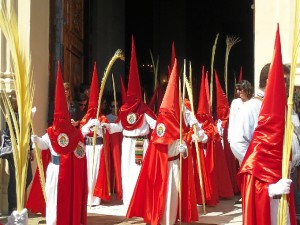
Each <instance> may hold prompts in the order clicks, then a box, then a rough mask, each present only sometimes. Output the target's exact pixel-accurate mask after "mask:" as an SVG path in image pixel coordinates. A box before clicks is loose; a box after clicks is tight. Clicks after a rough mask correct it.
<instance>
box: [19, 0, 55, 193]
mask: <svg viewBox="0 0 300 225" xmlns="http://www.w3.org/2000/svg"><path fill="white" fill-rule="evenodd" d="M23 2H24V3H25V4H26V3H27V2H28V0H23ZM49 5H50V3H49V0H42V1H41V0H31V6H30V7H31V8H30V9H29V10H30V46H31V47H30V50H31V56H32V67H33V79H34V82H35V92H34V100H33V104H34V106H36V107H37V112H36V114H35V116H34V118H33V124H34V129H35V130H34V132H35V133H36V134H37V135H39V136H41V135H43V134H44V133H45V130H46V128H47V115H48V84H49V67H48V65H49V13H50V9H49ZM32 166H33V175H34V174H35V170H36V161H34V163H33V164H32ZM30 188H31V186H29V188H28V191H27V193H29V192H30Z"/></svg>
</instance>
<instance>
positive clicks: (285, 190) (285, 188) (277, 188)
mask: <svg viewBox="0 0 300 225" xmlns="http://www.w3.org/2000/svg"><path fill="white" fill-rule="evenodd" d="M291 183H292V180H291V179H287V178H282V179H280V180H279V181H278V182H277V183H275V184H270V185H269V189H268V193H269V197H270V198H272V197H274V196H275V195H282V194H289V193H290V186H291Z"/></svg>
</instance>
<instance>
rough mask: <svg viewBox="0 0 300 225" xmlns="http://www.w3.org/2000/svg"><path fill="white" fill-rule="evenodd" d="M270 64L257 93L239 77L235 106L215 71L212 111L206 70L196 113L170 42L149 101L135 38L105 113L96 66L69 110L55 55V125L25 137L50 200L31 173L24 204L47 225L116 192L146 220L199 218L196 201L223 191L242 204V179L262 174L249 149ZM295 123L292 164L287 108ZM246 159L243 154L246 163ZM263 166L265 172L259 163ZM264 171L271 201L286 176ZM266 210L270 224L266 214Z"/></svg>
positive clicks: (68, 219) (82, 219) (295, 161)
mask: <svg viewBox="0 0 300 225" xmlns="http://www.w3.org/2000/svg"><path fill="white" fill-rule="evenodd" d="M274 64H275V63H274V62H272V64H267V65H266V66H265V67H264V68H263V69H262V72H261V75H260V84H259V85H260V91H259V92H258V93H257V95H256V96H254V95H253V86H252V85H251V83H250V82H249V81H247V80H242V79H240V80H239V82H237V83H236V85H235V89H236V93H235V94H236V96H235V97H236V98H235V99H234V100H233V101H232V103H231V105H229V103H228V99H227V97H226V95H225V93H224V91H223V89H222V85H221V84H220V82H219V79H218V74H217V73H215V77H214V78H215V87H216V118H214V117H213V116H212V115H213V112H212V107H211V103H210V96H209V93H210V91H209V90H208V87H209V85H208V77H207V73H205V72H204V68H203V71H202V77H201V84H200V88H199V98H198V108H197V111H194V109H193V104H194V103H193V102H191V101H190V100H189V99H188V98H186V97H185V98H182V95H181V94H182V93H180V90H181V89H180V86H179V85H180V82H179V80H180V75H179V73H178V67H179V65H178V62H177V59H176V56H175V48H174V44H173V46H172V59H171V64H170V67H169V68H170V70H169V81H168V83H167V86H166V88H165V90H164V91H162V89H160V87H159V86H158V87H157V88H156V90H155V94H154V95H153V96H154V97H153V99H151V100H150V102H149V104H146V103H145V102H144V99H143V95H142V91H141V88H140V79H139V72H138V64H137V59H136V53H135V46H134V39H133V37H132V49H131V59H130V69H129V78H128V87H127V90H126V91H122V104H121V106H120V108H119V109H118V111H116V110H115V107H116V106H117V104H118V102H117V101H112V103H111V104H110V108H111V110H112V113H110V114H104V112H103V109H101V107H99V99H98V98H99V80H98V74H97V69H96V64H95V66H94V72H93V76H92V81H91V85H90V86H89V92H88V95H89V97H88V98H86V96H85V97H84V96H81V97H80V104H81V107H82V110H81V111H82V112H81V116H79V117H77V118H74V117H73V116H72V110H73V108H74V104H73V102H72V101H70V99H69V97H68V96H69V92H70V86H69V84H68V83H63V79H62V74H61V71H60V65H59V63H58V69H57V81H56V94H55V102H54V109H53V119H52V120H51V126H49V127H48V128H47V129H46V133H45V134H44V135H43V136H41V137H39V136H37V135H32V136H31V141H32V142H33V143H34V144H35V145H36V146H37V147H38V148H39V149H40V150H47V151H43V154H42V157H43V163H44V169H45V170H46V173H45V175H46V176H45V177H46V184H45V193H46V198H44V197H43V195H42V194H38V193H42V192H41V187H40V185H39V174H38V173H39V171H37V173H36V175H35V178H34V182H33V184H32V188H31V192H30V194H29V198H28V201H27V203H26V208H27V209H29V210H30V211H31V212H33V213H36V212H41V213H42V214H43V215H45V217H46V223H47V225H55V224H63V225H66V224H70V225H71V224H72V225H76V224H78V225H80V224H87V207H93V206H97V205H100V204H101V200H102V201H110V200H111V197H112V193H114V194H115V196H116V198H117V199H120V200H121V199H122V200H123V205H124V208H125V209H126V211H127V213H126V216H127V217H128V218H132V217H142V218H143V219H144V221H145V222H146V223H151V224H167V225H172V224H175V223H176V222H177V221H182V222H185V223H187V222H192V221H198V218H199V210H200V208H201V209H203V210H205V205H207V206H216V205H217V204H218V202H219V200H220V199H231V198H233V197H234V195H239V194H241V196H242V204H243V210H245V207H246V206H248V205H247V204H249V202H250V201H246V200H249V199H250V198H251V196H247V195H246V194H245V189H246V188H245V186H247V184H252V183H251V182H257V180H259V178H258V176H256V181H253V180H251V178H250V176H249V174H250V175H252V176H255V173H257V171H258V169H256V170H255V173H254V172H253V171H252V170H254V169H253V168H254V167H255V166H253V165H254V163H252V164H251V163H249V162H250V161H251V159H249V158H251V155H250V153H247V154H246V152H247V149H248V147H249V145H250V146H252V144H251V142H252V139H255V138H254V137H253V136H255V135H254V134H255V132H254V130H255V128H256V126H258V127H260V122H259V121H260V118H259V115H260V109H261V108H264V107H263V105H264V104H263V99H264V96H265V94H264V90H265V88H266V86H267V80H268V79H270V80H271V76H274V75H273V74H272V73H271V72H272V71H273V70H274V69H273V67H274ZM282 68H284V73H282V74H284V75H288V74H289V70H288V68H286V67H285V66H282ZM268 77H269V78H268ZM282 78H283V77H282ZM122 82H123V81H122V80H121V86H122ZM123 85H124V84H123ZM122 90H125V88H124V86H123V88H122ZM64 96H67V97H64ZM100 102H101V101H100ZM270 108H271V107H270ZM116 112H117V113H116ZM293 125H294V127H295V129H294V130H295V132H294V134H293V135H294V138H293V145H292V157H291V158H292V161H291V162H292V163H291V166H292V167H293V168H296V167H298V166H299V162H300V153H299V152H300V147H299V142H298V137H299V133H298V132H297V131H298V130H299V127H300V123H299V119H298V116H297V115H296V114H293ZM245 155H246V156H245ZM256 155H258V154H256ZM245 157H246V158H247V159H249V161H247V162H248V164H247V163H246V162H245V161H244V158H245ZM254 158H255V157H254ZM259 159H261V158H259ZM250 164H251V165H250ZM277 164H278V162H277ZM277 166H278V165H277ZM280 166H281V165H280ZM266 168H268V166H266ZM280 168H281V167H280ZM251 169H252V170H251ZM266 170H267V169H266ZM249 171H250V172H249ZM261 172H262V174H260V175H261V176H263V175H264V172H265V171H263V170H261ZM237 174H238V176H237ZM245 174H246V175H245ZM268 175H269V174H268ZM266 177H267V175H266V176H265V177H264V178H262V179H261V180H260V181H261V183H263V184H262V186H263V187H265V189H264V190H266V193H267V194H266V195H264V196H263V197H262V198H263V199H264V201H267V200H266V199H267V198H268V199H271V200H268V202H271V203H272V202H274V201H277V200H273V197H274V196H278V195H282V194H293V193H292V192H291V188H290V185H291V180H290V179H281V177H280V176H277V175H276V176H275V177H272V176H271V175H270V177H271V178H269V179H267V178H266ZM237 178H238V179H237ZM239 179H240V180H242V181H241V182H239ZM246 179H248V180H246ZM244 180H246V181H245V182H246V183H243V181H244ZM247 182H249V183H247ZM248 193H249V192H248ZM274 199H275V198H274ZM252 207H253V206H252ZM291 208H292V207H290V213H289V214H288V215H289V216H288V219H287V220H288V222H289V224H294V223H293V221H294V218H295V216H294V214H295V212H294V211H292V209H291ZM276 209H277V208H276V205H275V206H273V205H272V204H271V206H269V207H267V209H266V210H267V211H268V210H269V212H270V215H272V212H273V214H275V211H276ZM266 210H265V211H266ZM253 211H255V209H253ZM265 211H264V212H265ZM256 213H257V214H259V213H258V211H257V212H256ZM247 214H250V213H247ZM261 215H265V214H263V213H261ZM276 215H277V213H276ZM243 217H244V224H256V223H252V222H253V221H251V222H249V221H248V223H247V222H246V221H247V220H249V218H247V216H244V215H243ZM249 217H251V216H249ZM264 217H265V218H267V219H266V221H268V222H269V221H272V223H271V222H270V224H275V222H274V219H273V218H272V216H270V218H269V217H268V216H264ZM257 221H263V220H257ZM257 221H256V222H257ZM257 224H268V223H259V222H258V223H257Z"/></svg>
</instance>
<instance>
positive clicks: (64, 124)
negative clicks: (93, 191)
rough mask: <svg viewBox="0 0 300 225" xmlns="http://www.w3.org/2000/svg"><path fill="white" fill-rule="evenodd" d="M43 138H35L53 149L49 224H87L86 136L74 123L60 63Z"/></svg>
mask: <svg viewBox="0 0 300 225" xmlns="http://www.w3.org/2000/svg"><path fill="white" fill-rule="evenodd" d="M46 131H47V132H46V134H44V135H43V137H41V138H40V137H38V136H37V135H32V136H31V140H32V142H33V143H36V144H37V146H38V148H39V149H41V150H50V152H51V162H50V163H49V165H48V167H47V172H46V187H45V191H46V198H47V201H46V223H47V225H81V224H87V208H86V201H87V170H86V157H85V146H84V144H83V135H82V133H81V132H80V130H78V129H77V128H76V127H74V126H72V124H71V118H70V114H69V112H68V108H67V100H66V97H65V94H64V87H63V80H62V75H61V70H60V64H59V62H58V70H57V80H56V94H55V111H54V121H53V125H52V126H50V127H49V128H47V130H46Z"/></svg>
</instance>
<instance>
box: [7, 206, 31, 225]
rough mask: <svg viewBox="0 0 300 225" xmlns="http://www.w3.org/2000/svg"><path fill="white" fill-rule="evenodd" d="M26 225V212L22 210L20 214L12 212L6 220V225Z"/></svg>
mask: <svg viewBox="0 0 300 225" xmlns="http://www.w3.org/2000/svg"><path fill="white" fill-rule="evenodd" d="M27 224H28V212H27V209H26V208H24V209H23V210H22V211H21V212H20V213H19V212H18V211H16V210H15V211H13V212H12V214H11V215H10V216H9V217H8V219H7V225H27Z"/></svg>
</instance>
